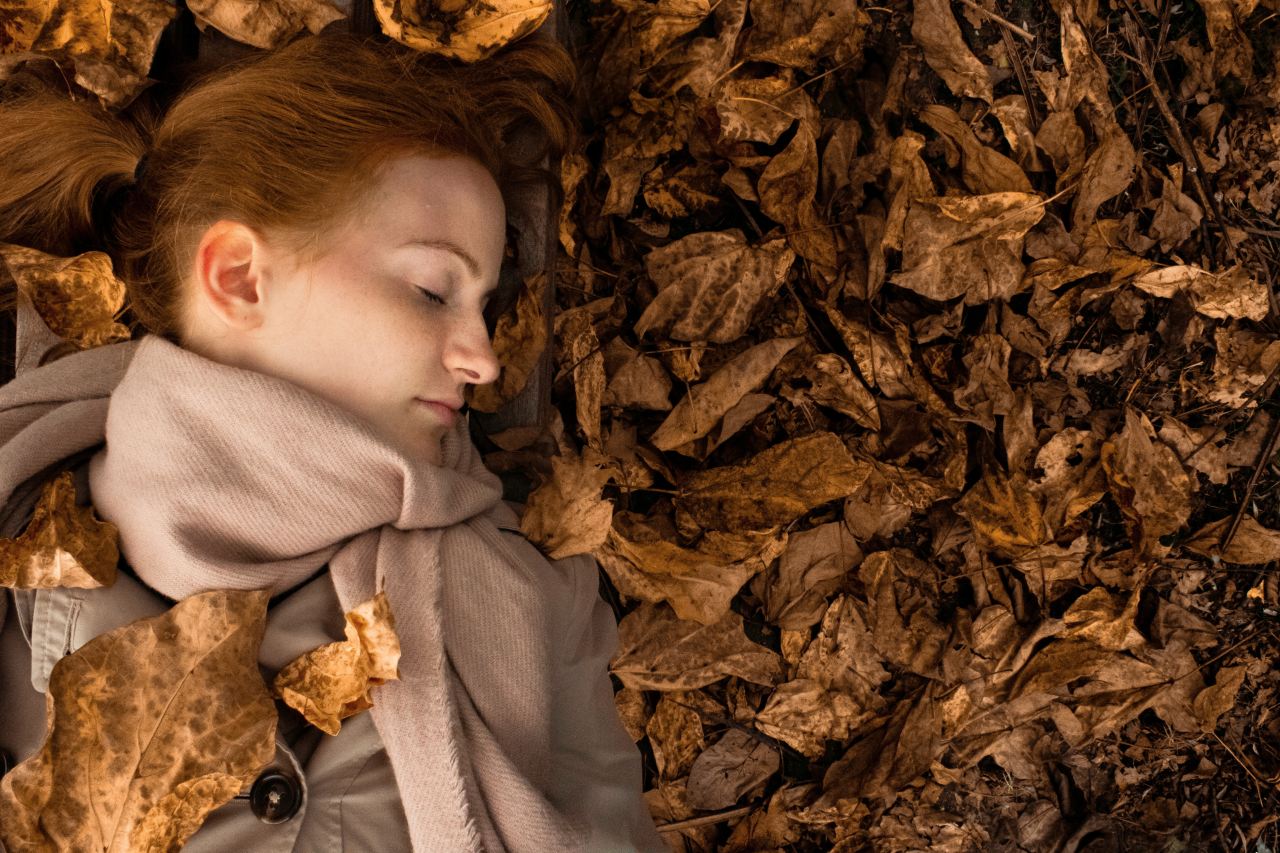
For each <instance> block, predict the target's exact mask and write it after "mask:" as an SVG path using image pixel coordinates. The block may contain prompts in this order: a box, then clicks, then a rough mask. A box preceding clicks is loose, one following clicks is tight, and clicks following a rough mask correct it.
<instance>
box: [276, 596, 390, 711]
mask: <svg viewBox="0 0 1280 853" xmlns="http://www.w3.org/2000/svg"><path fill="white" fill-rule="evenodd" d="M345 618H346V625H345V627H344V628H343V630H344V632H345V633H346V635H347V638H346V639H345V640H343V641H342V642H340V643H329V644H328V645H325V646H320V647H319V648H316V649H312V650H311V651H309V652H307V653H306V654H304V655H301V656H299V657H297V658H295V659H294V660H292V661H290V662H289V663H288V664H286V665H285V666H284V667H283V668H282V669H281V670H280V671H279V672H278V673H276V677H275V680H274V681H273V682H272V685H271V687H272V692H273V693H274V694H275V695H276V696H278V697H280V698H282V699H284V701H285V704H287V705H288V706H289V707H290V708H293V709H294V710H296V711H297V712H298V713H300V714H302V716H303V717H305V718H306V720H307V722H309V723H311V725H313V726H315V727H316V728H318V729H320V730H321V731H323V732H325V733H326V734H330V735H336V734H337V733H338V731H339V730H340V729H341V728H342V721H343V720H345V719H346V718H347V717H350V716H351V715H353V714H358V713H360V712H361V711H365V710H368V709H369V708H372V707H373V699H372V698H371V697H370V695H369V691H370V690H371V689H372V688H374V687H377V686H378V685H380V684H386V683H387V682H388V681H393V680H395V679H398V678H399V677H400V670H399V661H400V638H399V637H397V636H396V630H395V619H394V618H393V617H392V615H391V605H390V603H389V602H388V601H387V596H386V593H384V592H379V593H378V594H377V595H375V596H374V597H373V598H371V599H369V600H368V601H366V602H364V603H363V604H360V605H358V606H357V607H355V608H354V609H353V610H350V611H348V612H347V613H346V614H345Z"/></svg>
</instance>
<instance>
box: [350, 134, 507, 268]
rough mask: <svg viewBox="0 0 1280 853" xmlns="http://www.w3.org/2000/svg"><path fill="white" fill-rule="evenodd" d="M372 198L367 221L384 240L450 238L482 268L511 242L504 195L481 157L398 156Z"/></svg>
mask: <svg viewBox="0 0 1280 853" xmlns="http://www.w3.org/2000/svg"><path fill="white" fill-rule="evenodd" d="M372 196H373V198H372V204H370V205H369V206H368V207H367V211H368V212H367V214H366V216H365V217H363V224H364V225H366V226H367V228H366V229H365V230H366V231H367V232H368V235H369V236H371V237H373V238H374V239H375V240H377V241H378V242H382V243H386V244H390V245H393V246H399V245H402V244H405V243H409V242H414V241H421V242H431V241H449V242H453V243H457V244H459V245H461V246H463V247H464V248H465V249H467V251H468V253H469V254H471V255H472V256H473V257H475V258H477V259H478V260H479V262H480V264H481V265H482V266H485V267H488V266H489V265H490V264H495V263H500V262H501V257H502V249H503V245H504V244H505V242H506V209H505V207H504V205H503V201H502V193H501V192H500V191H499V189H498V185H497V183H496V182H495V181H494V179H493V176H492V175H490V174H489V172H488V170H487V169H485V167H484V166H482V165H480V163H478V162H476V161H475V160H472V159H470V158H467V157H452V156H451V157H425V156H418V155H414V156H402V157H397V158H394V159H392V160H390V161H388V162H387V163H386V164H385V166H384V168H383V169H382V170H381V171H380V173H379V178H378V186H377V187H376V188H375V190H374V192H373V193H372ZM492 272H493V273H494V274H496V272H497V271H496V269H495V270H493V271H492Z"/></svg>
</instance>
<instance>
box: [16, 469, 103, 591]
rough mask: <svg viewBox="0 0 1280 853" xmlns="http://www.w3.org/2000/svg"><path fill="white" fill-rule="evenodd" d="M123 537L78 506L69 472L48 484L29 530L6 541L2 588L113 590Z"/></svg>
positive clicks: (91, 510) (92, 511)
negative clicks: (105, 587) (97, 588)
mask: <svg viewBox="0 0 1280 853" xmlns="http://www.w3.org/2000/svg"><path fill="white" fill-rule="evenodd" d="M118 541H119V531H118V530H117V529H116V526H115V525H114V524H112V523H111V522H109V521H100V520H99V519H98V518H97V517H96V516H95V514H94V510H93V507H92V506H84V507H81V506H76V487H75V480H74V478H73V476H72V474H71V472H70V471H63V472H62V473H61V474H59V475H58V476H57V477H56V478H54V479H53V480H51V481H49V482H48V483H46V484H45V486H44V489H43V490H42V491H41V493H40V499H39V501H37V502H36V506H35V510H34V511H33V512H32V515H31V521H30V522H28V524H27V529H26V530H24V531H23V532H22V533H21V534H19V535H18V537H17V538H15V539H0V586H7V587H13V588H15V589H50V588H52V587H72V588H75V589H92V588H94V587H101V586H111V585H112V584H113V583H115V580H116V564H117V563H118V562H119V561H120V550H119V546H118V545H117V542H118Z"/></svg>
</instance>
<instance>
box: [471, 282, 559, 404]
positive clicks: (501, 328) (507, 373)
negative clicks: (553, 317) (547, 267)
mask: <svg viewBox="0 0 1280 853" xmlns="http://www.w3.org/2000/svg"><path fill="white" fill-rule="evenodd" d="M546 290H547V275H546V273H544V272H539V273H537V274H536V275H534V276H532V277H531V278H529V280H528V281H526V282H525V283H524V287H522V288H520V294H519V296H517V297H516V305H515V309H514V310H512V311H508V312H506V313H505V314H503V315H502V316H501V317H499V318H498V323H497V325H496V326H495V327H494V331H493V352H494V355H496V356H497V358H498V363H499V364H501V365H502V372H501V373H500V374H498V378H497V380H495V381H494V382H490V383H489V384H487V385H468V386H467V393H468V394H469V395H470V396H469V397H468V400H469V401H470V405H471V408H473V409H475V410H476V411H478V412H496V411H498V410H499V409H500V408H502V407H503V406H505V405H506V404H507V403H509V402H510V401H512V400H514V399H515V398H516V395H518V394H519V393H520V392H521V391H523V390H524V387H525V385H527V384H528V383H529V377H530V376H531V375H532V374H533V370H534V368H535V367H536V366H537V364H538V359H540V358H541V357H542V352H543V350H545V349H546V348H547V318H546V314H544V313H543V310H542V304H543V299H544V298H545V296H546Z"/></svg>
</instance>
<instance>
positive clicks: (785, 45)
mask: <svg viewBox="0 0 1280 853" xmlns="http://www.w3.org/2000/svg"><path fill="white" fill-rule="evenodd" d="M751 19H752V22H753V24H754V26H753V27H752V28H751V31H750V33H749V34H748V36H747V38H746V43H745V44H744V45H743V47H742V51H743V61H746V62H772V63H773V64H775V65H786V66H789V67H792V68H798V69H800V70H802V71H805V72H808V73H812V72H813V71H814V70H815V69H816V67H817V63H818V60H820V59H830V61H831V62H832V63H833V64H840V63H844V62H849V61H852V60H853V59H854V58H855V57H857V56H858V54H859V53H860V52H861V51H862V41H863V37H864V32H865V30H866V28H867V24H868V23H869V22H870V18H869V17H868V16H867V13H866V12H865V11H863V10H862V8H861V7H859V6H857V5H853V4H849V3H844V2H841V0H792V1H791V2H787V3H755V4H753V5H752V7H751Z"/></svg>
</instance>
